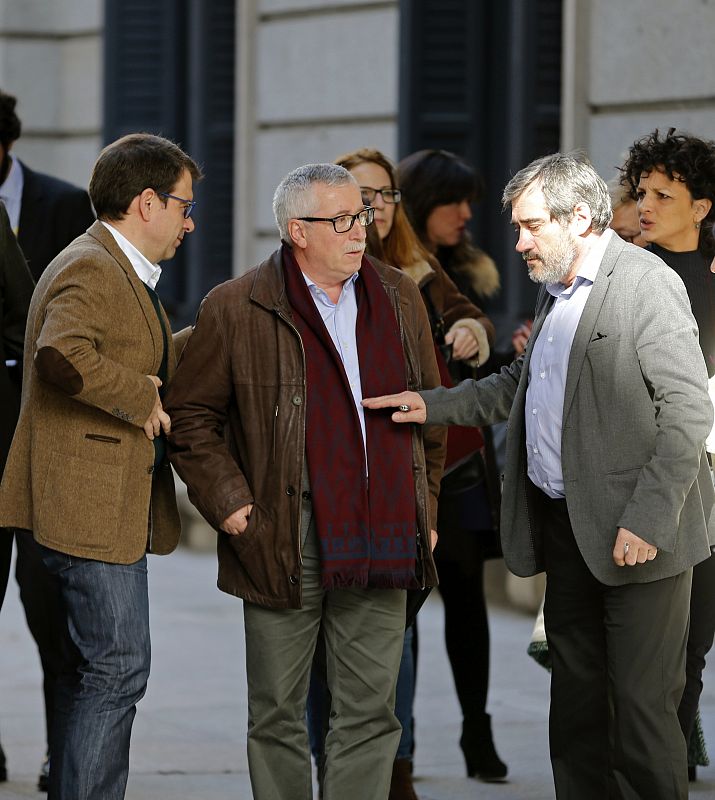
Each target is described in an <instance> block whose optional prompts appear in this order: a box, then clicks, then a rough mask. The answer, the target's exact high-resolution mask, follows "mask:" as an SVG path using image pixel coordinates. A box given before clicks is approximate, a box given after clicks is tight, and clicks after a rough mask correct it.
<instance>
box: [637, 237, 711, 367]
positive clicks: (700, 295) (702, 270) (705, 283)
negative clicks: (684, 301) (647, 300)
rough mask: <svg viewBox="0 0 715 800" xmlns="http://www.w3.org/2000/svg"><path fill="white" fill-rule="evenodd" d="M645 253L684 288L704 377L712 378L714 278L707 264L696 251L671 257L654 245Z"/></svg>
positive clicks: (667, 251)
mask: <svg viewBox="0 0 715 800" xmlns="http://www.w3.org/2000/svg"><path fill="white" fill-rule="evenodd" d="M647 249H648V250H650V251H651V252H653V253H655V254H656V255H657V256H658V257H659V258H662V259H663V261H665V263H666V264H667V265H668V266H669V267H670V268H671V269H673V270H675V272H677V273H678V275H679V276H680V278H681V280H682V281H683V283H684V284H685V290H686V291H687V293H688V297H689V298H690V307H691V308H692V310H693V316H694V317H695V321H696V322H697V323H698V328H699V330H700V349H701V350H702V351H703V356H704V357H705V363H706V365H707V368H708V376H709V377H712V376H713V375H715V275H713V273H712V272H710V262H709V261H708V260H707V259H706V258H705V256H704V255H703V254H702V253H701V252H700V251H699V250H690V251H688V252H685V253H673V252H672V251H670V250H666V249H665V248H664V247H661V246H660V245H657V244H651V245H649V246H648V248H647Z"/></svg>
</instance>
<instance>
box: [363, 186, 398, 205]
mask: <svg viewBox="0 0 715 800" xmlns="http://www.w3.org/2000/svg"><path fill="white" fill-rule="evenodd" d="M360 194H361V195H362V201H363V203H365V205H366V206H369V205H370V203H372V202H373V201H374V200H375V198H376V197H377V195H378V194H379V195H380V197H381V198H382V202H383V203H389V204H390V205H392V204H393V203H399V202H400V200H401V199H402V192H401V191H400V190H399V189H393V188H392V187H391V186H383V187H382V188H381V189H373V188H372V186H361V187H360Z"/></svg>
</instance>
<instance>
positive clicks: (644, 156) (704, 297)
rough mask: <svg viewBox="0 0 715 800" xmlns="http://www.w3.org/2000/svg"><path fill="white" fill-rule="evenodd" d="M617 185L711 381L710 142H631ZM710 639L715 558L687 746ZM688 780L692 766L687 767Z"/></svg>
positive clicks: (713, 175)
mask: <svg viewBox="0 0 715 800" xmlns="http://www.w3.org/2000/svg"><path fill="white" fill-rule="evenodd" d="M621 172H622V178H621V182H622V183H623V184H624V185H625V186H626V187H628V189H629V191H630V193H631V196H632V197H633V198H634V199H635V201H636V204H637V207H638V214H639V221H640V228H641V234H642V236H643V238H644V239H645V240H646V242H647V243H648V244H647V249H649V250H651V251H652V252H654V253H655V254H656V255H658V256H660V258H662V259H663V261H665V263H666V264H668V266H670V267H671V268H672V269H674V270H675V271H676V272H677V273H678V275H679V276H680V277H681V278H682V280H683V283H684V284H685V289H686V291H687V293H688V297H689V298H690V305H691V307H692V310H693V316H694V317H695V321H696V322H697V323H698V328H699V331H700V348H701V350H702V352H703V357H704V358H705V363H706V365H707V369H708V376H709V377H710V378H712V377H713V375H715V275H713V273H712V272H711V271H710V262H711V259H712V258H713V255H715V239H714V238H713V223H714V222H715V142H712V141H707V140H704V139H699V138H697V137H695V136H691V135H690V134H687V133H676V132H675V128H671V129H670V130H669V131H668V133H667V134H666V135H665V136H661V135H660V133H659V132H658V130H655V131H653V133H651V134H649V135H648V136H645V137H643V138H642V139H639V140H638V141H636V142H634V144H633V146H632V147H631V148H630V150H629V151H628V159H627V160H626V163H625V164H624V165H623V167H622V168H621ZM714 634H715V557H713V556H711V557H710V558H708V559H706V560H705V561H703V562H701V563H700V564H697V565H696V566H695V567H694V568H693V584H692V592H691V598H690V630H689V634H688V644H687V655H686V683H685V690H684V692H683V697H682V700H681V702H680V707H679V709H678V717H679V719H680V725H681V727H682V729H683V733H684V735H685V738H686V741H687V742H688V743H690V739H691V736H692V734H693V729H694V727H695V720H696V716H697V711H698V701H699V699H700V694H701V692H702V688H703V684H702V673H703V669H704V667H705V656H706V655H707V653H708V651H709V650H710V648H711V647H712V644H713V636H714ZM690 773H691V779H693V778H694V777H695V766H694V765H692V764H691V767H690Z"/></svg>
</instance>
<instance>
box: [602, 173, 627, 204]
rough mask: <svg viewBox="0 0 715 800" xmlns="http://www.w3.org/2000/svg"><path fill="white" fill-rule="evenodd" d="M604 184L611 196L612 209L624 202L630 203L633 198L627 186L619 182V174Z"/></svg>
mask: <svg viewBox="0 0 715 800" xmlns="http://www.w3.org/2000/svg"><path fill="white" fill-rule="evenodd" d="M606 186H608V194H609V195H610V197H611V208H612V209H613V210H614V211H615V210H616V209H618V208H620V207H621V206H622V205H624V204H625V203H630V202H631V201H632V200H633V198H632V197H631V192H630V189H629V187H628V186H624V185H623V184H622V183H621V176H620V175H616V177H614V178H611V180H610V181H608V183H607V184H606Z"/></svg>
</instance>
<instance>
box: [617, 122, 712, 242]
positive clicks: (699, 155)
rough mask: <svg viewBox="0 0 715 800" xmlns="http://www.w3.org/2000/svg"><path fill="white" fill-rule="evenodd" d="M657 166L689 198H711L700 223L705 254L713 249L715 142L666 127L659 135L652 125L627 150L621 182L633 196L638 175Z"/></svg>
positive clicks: (634, 196) (638, 181) (635, 192)
mask: <svg viewBox="0 0 715 800" xmlns="http://www.w3.org/2000/svg"><path fill="white" fill-rule="evenodd" d="M654 169H655V170H661V171H662V172H664V173H665V174H666V175H667V176H668V178H670V180H671V181H680V182H682V183H684V184H685V185H686V187H687V188H688V191H689V192H690V195H691V197H692V198H693V200H702V199H704V198H706V199H708V200H710V201H711V203H712V205H711V207H710V210H709V211H708V213H707V214H706V216H705V218H704V219H703V220H702V224H701V226H700V240H699V245H698V247H699V249H700V250H701V252H703V253H704V254H705V255H706V256H712V255H713V253H714V252H715V240H714V239H713V232H712V228H713V223H714V222H715V142H713V141H710V140H707V139H699V138H698V137H697V136H693V135H692V134H689V133H685V132H682V133H676V129H675V128H670V129H669V130H668V133H667V134H666V135H665V136H664V137H662V136H661V135H660V132H659V130H658V129H657V128H656V129H655V130H654V131H653V133H650V134H648V135H647V136H644V137H643V138H641V139H638V140H637V141H635V142H634V143H633V144H632V145H631V147H630V148H629V150H628V158H627V159H626V163H625V164H624V165H623V166H622V167H621V168H620V170H621V183H622V184H623V185H624V186H625V187H627V189H628V192H629V194H630V196H631V197H632V198H633V199H634V200H636V199H637V193H638V184H639V183H640V179H641V175H642V174H643V173H644V172H645V173H648V172H652V171H653V170H654Z"/></svg>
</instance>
